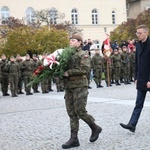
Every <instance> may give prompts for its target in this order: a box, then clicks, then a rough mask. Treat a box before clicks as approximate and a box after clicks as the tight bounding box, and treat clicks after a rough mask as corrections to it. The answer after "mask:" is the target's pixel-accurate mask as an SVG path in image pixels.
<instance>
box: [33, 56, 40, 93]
mask: <svg viewBox="0 0 150 150" xmlns="http://www.w3.org/2000/svg"><path fill="white" fill-rule="evenodd" d="M40 65H42V63H41V62H40V61H39V60H38V58H37V56H36V54H33V71H35V70H36V69H37V68H38V67H39V66H40ZM32 89H33V91H34V93H39V91H38V83H35V84H33V85H32Z"/></svg>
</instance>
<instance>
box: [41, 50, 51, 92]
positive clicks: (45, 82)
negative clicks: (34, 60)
mask: <svg viewBox="0 0 150 150" xmlns="http://www.w3.org/2000/svg"><path fill="white" fill-rule="evenodd" d="M46 56H47V53H44V54H43V58H42V59H41V62H42V63H43V61H44V58H45V57H46ZM41 90H42V94H45V93H49V78H46V79H43V80H42V81H41Z"/></svg>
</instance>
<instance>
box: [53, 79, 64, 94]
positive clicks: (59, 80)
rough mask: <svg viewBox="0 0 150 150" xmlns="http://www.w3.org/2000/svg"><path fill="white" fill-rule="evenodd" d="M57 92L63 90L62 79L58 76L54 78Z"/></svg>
mask: <svg viewBox="0 0 150 150" xmlns="http://www.w3.org/2000/svg"><path fill="white" fill-rule="evenodd" d="M55 82H56V88H57V92H61V91H64V80H63V79H61V78H60V77H56V78H55Z"/></svg>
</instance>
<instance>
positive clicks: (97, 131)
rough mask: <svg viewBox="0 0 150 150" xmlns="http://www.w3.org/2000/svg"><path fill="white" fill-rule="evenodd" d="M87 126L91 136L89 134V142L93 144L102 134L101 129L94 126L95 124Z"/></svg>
mask: <svg viewBox="0 0 150 150" xmlns="http://www.w3.org/2000/svg"><path fill="white" fill-rule="evenodd" d="M89 126H90V128H91V130H92V134H91V137H90V142H95V141H96V140H97V139H98V137H99V134H100V133H101V132H102V128H101V127H99V126H98V125H96V124H95V123H93V124H91V125H89Z"/></svg>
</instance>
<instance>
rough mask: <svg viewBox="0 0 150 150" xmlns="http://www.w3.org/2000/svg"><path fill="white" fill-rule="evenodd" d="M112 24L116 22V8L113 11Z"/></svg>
mask: <svg viewBox="0 0 150 150" xmlns="http://www.w3.org/2000/svg"><path fill="white" fill-rule="evenodd" d="M112 24H116V13H115V11H114V10H113V11H112Z"/></svg>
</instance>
